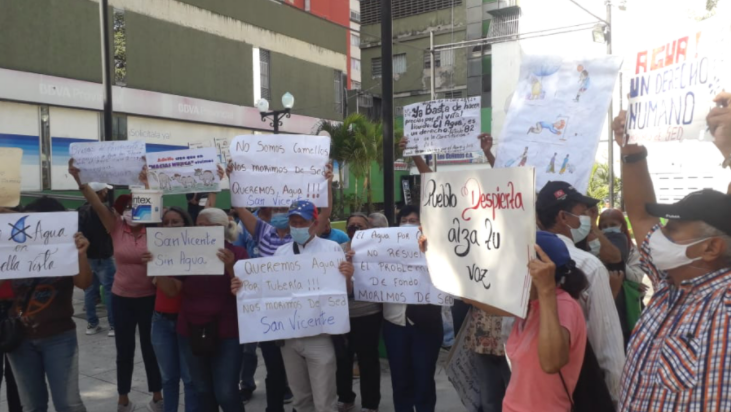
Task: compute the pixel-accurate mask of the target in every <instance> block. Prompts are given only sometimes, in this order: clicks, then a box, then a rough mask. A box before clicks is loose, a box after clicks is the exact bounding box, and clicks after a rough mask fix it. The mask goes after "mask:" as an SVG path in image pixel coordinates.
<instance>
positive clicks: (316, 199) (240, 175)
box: [230, 135, 330, 207]
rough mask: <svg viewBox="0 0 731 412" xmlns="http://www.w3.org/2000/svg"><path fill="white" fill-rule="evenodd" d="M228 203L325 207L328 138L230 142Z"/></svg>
mask: <svg viewBox="0 0 731 412" xmlns="http://www.w3.org/2000/svg"><path fill="white" fill-rule="evenodd" d="M230 152H231V158H232V159H233V166H234V171H233V173H232V174H231V201H232V203H233V205H234V206H238V207H258V206H275V207H282V206H289V205H291V204H292V202H295V201H297V200H309V201H311V202H312V203H314V204H315V206H318V207H325V206H327V203H328V200H327V193H328V190H327V181H326V179H325V166H326V165H327V163H328V161H329V158H330V138H329V137H327V136H305V135H301V136H297V135H266V136H263V135H244V136H236V138H234V140H233V141H232V142H231V148H230Z"/></svg>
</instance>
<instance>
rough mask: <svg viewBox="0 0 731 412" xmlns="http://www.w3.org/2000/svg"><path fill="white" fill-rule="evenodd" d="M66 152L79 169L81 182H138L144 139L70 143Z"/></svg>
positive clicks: (114, 183) (136, 183)
mask: <svg viewBox="0 0 731 412" xmlns="http://www.w3.org/2000/svg"><path fill="white" fill-rule="evenodd" d="M69 154H70V155H71V157H72V158H73V159H74V166H76V167H78V168H79V169H80V170H81V172H80V173H79V177H80V179H81V183H89V182H102V183H107V184H110V185H127V186H129V185H133V186H134V185H140V178H139V176H140V172H141V171H142V168H143V167H144V166H145V142H143V141H141V140H138V141H126V140H125V141H121V140H120V141H113V142H91V143H71V146H70V147H69Z"/></svg>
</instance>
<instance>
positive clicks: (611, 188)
mask: <svg viewBox="0 0 731 412" xmlns="http://www.w3.org/2000/svg"><path fill="white" fill-rule="evenodd" d="M612 36H614V33H613V30H612V2H611V0H607V38H606V40H607V55H609V56H611V55H612ZM620 87H621V86H620ZM613 121H614V96H612V99H611V100H610V101H609V113H607V147H608V149H609V150H608V151H607V160H608V162H609V207H610V208H614V200H615V199H614V139H613V136H612V122H613Z"/></svg>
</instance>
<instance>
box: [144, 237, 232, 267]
mask: <svg viewBox="0 0 731 412" xmlns="http://www.w3.org/2000/svg"><path fill="white" fill-rule="evenodd" d="M223 247H224V239H223V227H220V226H218V227H217V226H210V227H207V226H206V227H179V228H177V227H176V228H172V227H170V228H148V229H147V250H149V251H150V253H152V258H153V260H152V261H151V262H148V263H147V276H185V275H223V271H224V268H223V262H221V259H219V258H218V256H217V253H218V250H219V249H222V248H223Z"/></svg>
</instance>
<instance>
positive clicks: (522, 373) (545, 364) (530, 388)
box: [421, 232, 588, 412]
mask: <svg viewBox="0 0 731 412" xmlns="http://www.w3.org/2000/svg"><path fill="white" fill-rule="evenodd" d="M425 241H426V240H425V239H424V238H422V240H421V242H422V243H424V242H425ZM536 243H537V246H536V251H537V252H538V258H537V259H533V260H532V261H531V262H530V264H529V265H528V268H529V270H530V275H531V278H532V280H533V283H532V286H531V294H530V299H531V300H530V303H529V307H528V314H527V315H526V318H525V319H516V320H515V323H514V325H513V329H512V331H511V333H510V337H509V338H508V342H507V344H506V348H505V349H506V353H507V356H508V359H510V363H511V365H512V368H513V371H512V376H511V377H510V383H509V384H508V389H507V391H506V393H505V398H504V400H503V412H535V411H541V412H567V411H570V410H572V405H573V400H572V396H573V392H574V388H576V383H577V381H578V380H579V373H580V372H581V366H582V364H583V362H584V350H585V349H586V323H585V321H584V314H583V312H582V310H581V307H580V306H579V304H578V302H576V300H575V299H576V298H578V297H579V295H580V293H581V292H582V291H583V290H584V289H586V287H587V285H588V283H587V280H586V276H585V275H584V273H583V272H581V270H580V269H578V268H577V267H576V265H575V263H574V261H573V260H571V256H570V255H569V252H568V249H567V248H566V245H565V244H564V243H563V241H561V239H559V238H558V237H557V236H556V235H554V234H552V233H548V232H537V234H536ZM422 247H423V248H425V244H424V245H423V246H422ZM468 303H470V304H471V305H473V306H475V307H477V308H480V309H482V310H484V311H485V312H488V313H490V314H495V315H500V316H514V315H511V314H509V313H507V312H503V311H501V310H500V309H497V308H494V307H492V306H489V305H485V304H483V303H479V302H474V301H469V302H468Z"/></svg>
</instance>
